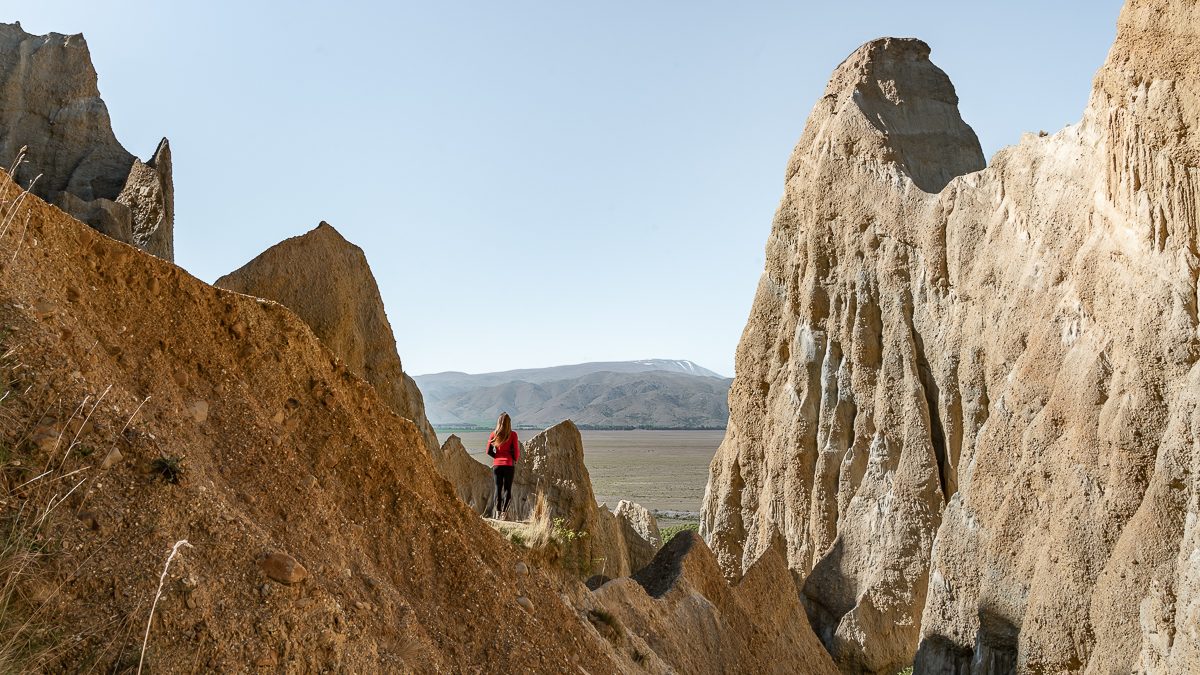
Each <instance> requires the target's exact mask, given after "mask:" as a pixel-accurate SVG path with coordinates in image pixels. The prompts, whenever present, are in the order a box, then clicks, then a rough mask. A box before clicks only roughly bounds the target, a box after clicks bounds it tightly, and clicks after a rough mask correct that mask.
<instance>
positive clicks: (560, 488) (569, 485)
mask: <svg viewBox="0 0 1200 675" xmlns="http://www.w3.org/2000/svg"><path fill="white" fill-rule="evenodd" d="M520 433H521V432H517V434H518V437H519V436H520ZM434 459H435V461H436V462H437V464H438V469H439V470H440V471H441V473H442V475H444V476H446V478H447V479H449V481H450V483H451V484H453V485H454V486H455V489H456V490H457V491H458V495H459V497H460V498H461V499H462V500H463V501H464V502H466V504H467V505H468V506H470V507H471V508H472V509H473V510H474V511H475V512H476V513H478V514H481V515H491V514H492V507H493V503H494V499H495V487H494V484H493V481H492V471H491V469H490V468H489V467H487V466H484V465H483V464H480V463H479V462H477V461H475V459H473V458H472V457H471V456H470V455H469V454H468V453H467V450H466V448H464V447H463V444H462V441H461V440H460V439H459V438H458V436H454V435H451V436H450V437H449V438H447V439H446V442H445V443H444V444H442V448H441V450H440V452H439V453H438V454H437V455H436V456H435V458H434ZM539 494H540V495H542V496H543V497H544V498H545V500H546V508H547V509H548V511H549V514H548V517H549V518H550V520H551V521H555V520H557V521H559V527H560V528H561V529H562V530H563V531H564V532H570V533H574V535H577V536H573V537H572V541H571V543H570V545H569V546H567V547H566V550H565V551H564V564H565V566H566V567H568V568H569V569H570V570H571V571H573V572H575V573H577V574H578V575H579V576H581V577H584V578H586V577H589V576H592V575H595V574H600V575H603V576H606V577H610V578H611V577H616V576H626V575H629V574H630V573H631V572H634V571H636V570H638V569H640V568H641V567H642V566H644V565H646V564H647V563H649V562H650V560H651V559H653V558H654V554H655V552H656V551H657V550H658V547H659V544H660V541H661V538H660V537H659V534H658V523H657V522H656V521H655V519H654V515H653V514H651V513H650V512H649V511H647V510H646V509H645V508H644V507H642V506H641V505H640V504H637V503H635V502H629V501H622V502H621V503H620V504H619V505H618V509H617V513H615V514H614V513H613V512H611V511H609V510H608V508H607V507H606V506H605V505H603V504H597V503H596V495H595V493H594V492H593V491H592V480H591V477H590V476H589V475H588V470H587V466H586V465H585V464H584V462H583V437H582V436H581V435H580V434H579V429H578V428H577V427H576V426H575V424H574V423H572V422H571V421H569V420H568V421H565V422H561V423H559V424H556V425H555V426H553V427H551V428H549V429H546V430H545V431H543V432H541V433H540V434H537V435H536V436H534V437H533V438H532V439H530V440H529V441H526V442H524V443H523V444H522V450H521V460H520V461H519V462H517V471H516V475H515V476H514V477H513V502H512V506H510V507H509V512H508V515H509V518H510V519H514V520H529V519H530V518H531V516H532V514H533V511H534V509H535V507H536V506H537V501H538V495H539Z"/></svg>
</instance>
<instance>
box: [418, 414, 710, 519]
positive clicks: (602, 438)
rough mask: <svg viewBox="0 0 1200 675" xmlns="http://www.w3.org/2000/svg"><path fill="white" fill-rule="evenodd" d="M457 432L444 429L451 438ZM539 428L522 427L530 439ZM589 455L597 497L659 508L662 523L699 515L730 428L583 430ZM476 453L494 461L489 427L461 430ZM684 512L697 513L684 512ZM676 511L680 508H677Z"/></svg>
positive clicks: (443, 437) (613, 505) (585, 454)
mask: <svg viewBox="0 0 1200 675" xmlns="http://www.w3.org/2000/svg"><path fill="white" fill-rule="evenodd" d="M451 433H456V432H447V431H439V432H438V438H439V440H441V441H445V440H446V438H448V437H449V436H450V434H451ZM536 434H537V432H536V431H533V430H520V429H518V430H517V436H518V437H519V438H520V439H521V440H522V441H526V440H528V439H530V438H533V437H534V436H535V435H536ZM582 434H583V459H584V463H585V464H586V465H587V469H588V473H590V474H591V478H592V489H593V491H595V493H596V499H597V501H600V502H603V503H606V504H608V506H609V508H616V505H617V502H618V501H620V500H622V499H631V500H633V501H635V502H637V503H639V504H641V505H642V506H645V507H646V508H648V509H650V510H652V511H658V512H664V511H671V512H681V513H680V514H679V515H678V516H676V517H673V518H672V517H667V516H666V515H665V514H660V518H659V522H660V525H670V524H672V523H673V522H678V521H694V520H697V519H698V518H699V512H700V502H701V501H702V500H703V499H704V486H705V484H706V483H707V482H708V463H709V462H711V461H712V458H713V454H714V453H715V452H716V450H717V446H718V445H720V444H721V439H722V438H724V437H725V432H724V431H583V432H582ZM457 436H458V437H459V438H461V439H462V442H463V445H465V446H466V448H467V450H468V451H469V452H470V453H471V456H472V457H474V458H475V459H477V460H479V461H481V462H484V463H485V464H491V460H490V459H489V458H488V456H487V455H486V454H485V453H484V448H485V445H486V443H487V436H488V435H487V432H465V433H464V432H457ZM682 513H687V514H691V515H689V516H683V515H682ZM673 515H674V514H673Z"/></svg>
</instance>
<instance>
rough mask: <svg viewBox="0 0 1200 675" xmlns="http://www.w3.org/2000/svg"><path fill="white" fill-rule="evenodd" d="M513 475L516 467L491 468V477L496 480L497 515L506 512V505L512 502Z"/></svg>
mask: <svg viewBox="0 0 1200 675" xmlns="http://www.w3.org/2000/svg"><path fill="white" fill-rule="evenodd" d="M514 473H516V467H513V466H493V467H492V476H493V477H495V479H496V512H497V513H503V512H505V511H507V510H508V503H509V502H511V501H512V482H513V474H514Z"/></svg>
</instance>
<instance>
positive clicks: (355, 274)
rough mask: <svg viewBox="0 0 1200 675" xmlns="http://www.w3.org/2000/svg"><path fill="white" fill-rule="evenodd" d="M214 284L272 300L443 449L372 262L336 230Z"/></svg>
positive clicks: (288, 246)
mask: <svg viewBox="0 0 1200 675" xmlns="http://www.w3.org/2000/svg"><path fill="white" fill-rule="evenodd" d="M213 285H215V286H217V287H218V288H225V289H228V290H231V291H237V292H238V293H245V294H246V295H253V296H256V297H260V298H266V299H267V300H273V301H275V302H278V303H279V304H281V305H283V306H284V307H287V308H288V309H290V310H292V311H293V312H295V313H296V314H297V315H299V316H300V318H301V319H304V322H305V323H307V324H308V325H309V326H310V327H311V328H312V329H313V332H314V333H316V334H317V337H319V338H320V339H321V341H322V342H323V343H325V346H326V347H328V348H329V349H330V351H332V352H333V353H334V354H337V355H338V357H339V358H341V359H342V360H343V361H344V362H345V363H346V365H347V366H348V367H349V368H350V370H352V371H354V372H355V373H356V374H358V375H359V376H360V377H362V378H363V379H365V380H366V381H367V382H370V383H371V384H372V385H374V386H375V388H376V389H377V390H379V393H380V395H381V396H383V398H384V400H386V401H387V402H388V403H389V404H390V405H391V406H392V409H393V410H395V411H396V412H397V413H399V414H400V416H401V417H406V418H408V419H410V420H412V421H413V423H415V424H416V425H417V428H418V429H419V430H420V431H421V435H422V437H423V438H424V439H425V447H427V448H429V451H430V452H431V453H433V452H436V451H437V449H438V447H439V445H438V442H437V435H436V434H435V433H434V431H433V427H431V426H430V425H429V421H428V420H427V419H426V418H425V403H424V400H423V399H422V397H421V390H420V389H418V388H417V385H416V383H415V382H413V379H412V378H411V377H409V376H408V374H407V373H405V372H404V369H403V367H402V366H401V363H400V355H399V354H398V353H397V351H396V338H395V335H394V334H393V333H392V325H391V323H390V322H389V321H388V318H387V313H386V312H385V311H384V308H383V299H382V298H381V297H380V295H379V285H378V284H376V283H375V276H374V275H373V274H371V267H370V265H369V264H367V256H366V254H364V253H363V251H362V249H361V248H359V247H357V246H355V245H354V244H352V243H350V242H348V241H346V240H345V239H344V238H343V237H342V235H341V234H339V233H338V231H337V230H335V229H334V228H333V226H332V225H330V224H329V223H325V222H322V223H321V224H320V225H318V226H317V227H316V228H314V229H312V230H310V231H309V232H307V233H305V234H303V235H301V236H298V237H292V238H291V239H285V240H284V241H281V242H279V243H278V244H276V245H274V246H272V247H271V248H269V249H267V250H266V251H263V252H262V253H260V254H259V255H258V257H256V258H254V260H251V261H250V262H248V263H246V264H245V265H243V266H242V267H241V268H239V269H238V270H236V271H234V272H230V273H229V274H227V275H225V276H223V277H221V278H220V279H218V280H217V281H216V282H215V283H214V284H213Z"/></svg>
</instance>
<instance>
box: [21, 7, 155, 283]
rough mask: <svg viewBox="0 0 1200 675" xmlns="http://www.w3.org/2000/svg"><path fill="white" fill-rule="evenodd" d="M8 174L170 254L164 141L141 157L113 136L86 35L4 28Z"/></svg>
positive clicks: (106, 227) (95, 223) (82, 216)
mask: <svg viewBox="0 0 1200 675" xmlns="http://www.w3.org/2000/svg"><path fill="white" fill-rule="evenodd" d="M22 149H24V162H23V163H22V164H20V165H19V166H18V167H17V169H16V171H15V175H14V177H15V178H16V180H17V181H18V182H19V183H20V184H21V185H29V184H30V183H31V182H32V181H33V180H34V178H37V181H36V182H35V183H33V192H34V194H36V195H38V196H40V197H42V198H44V199H46V200H47V201H50V202H52V203H54V204H55V205H57V206H58V207H59V208H62V209H63V210H64V211H66V212H67V213H70V214H71V215H72V216H74V217H76V218H78V219H79V220H82V221H83V222H85V223H87V224H88V225H90V226H92V227H93V228H95V229H97V230H99V231H101V232H103V233H105V234H107V235H109V236H110V237H113V238H114V239H118V240H120V241H123V242H125V243H127V244H132V245H134V246H137V247H138V248H140V249H142V250H144V251H147V252H149V253H153V254H154V255H156V256H158V257H160V258H163V259H166V260H173V259H174V223H175V195H174V188H173V185H172V181H171V150H170V146H169V145H168V144H167V140H166V139H165V138H164V139H163V140H162V141H161V142H160V143H159V146H158V148H157V149H156V150H155V152H154V155H153V157H152V158H151V159H150V161H148V162H145V163H143V162H142V161H141V160H139V159H138V158H136V157H134V156H133V155H132V154H130V153H129V152H128V151H127V150H125V148H124V147H123V146H122V145H121V144H120V142H118V141H117V138H116V136H115V135H114V134H113V131H112V123H111V121H110V120H109V116H108V108H107V107H106V106H105V105H104V101H103V100H101V98H100V91H99V89H98V88H97V86H96V70H95V68H93V67H92V59H91V54H90V53H89V52H88V47H87V43H86V42H85V41H84V39H83V36H82V35H60V34H58V33H50V34H48V35H30V34H29V33H26V32H25V31H24V30H22V29H21V24H19V23H15V24H0V158H3V159H2V160H0V161H2V163H3V164H4V165H5V166H7V165H9V164H10V163H11V162H13V161H15V160H16V159H17V157H18V156H19V155H21V154H22Z"/></svg>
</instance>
